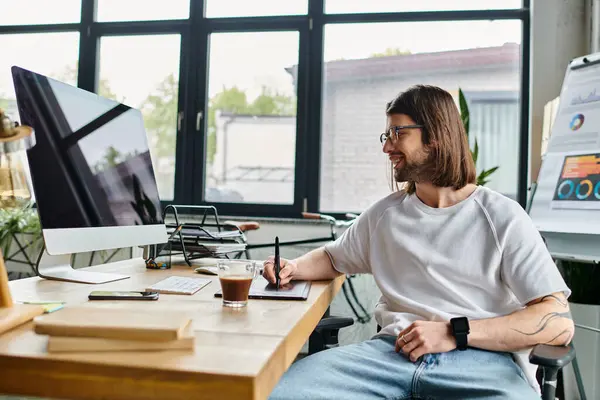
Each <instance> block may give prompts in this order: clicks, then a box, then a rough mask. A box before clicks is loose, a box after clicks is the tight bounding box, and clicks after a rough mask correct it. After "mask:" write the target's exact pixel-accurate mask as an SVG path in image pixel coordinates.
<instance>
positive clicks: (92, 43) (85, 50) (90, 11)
mask: <svg viewBox="0 0 600 400" xmlns="http://www.w3.org/2000/svg"><path fill="white" fill-rule="evenodd" d="M97 3H98V0H82V3H81V24H80V28H79V63H78V71H77V86H79V87H80V88H81V89H85V90H88V91H90V92H96V87H97V82H98V64H99V46H98V36H97V35H96V34H95V32H94V30H93V29H92V27H93V25H94V20H95V19H96V7H97Z"/></svg>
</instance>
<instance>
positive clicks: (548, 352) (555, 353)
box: [529, 344, 575, 368]
mask: <svg viewBox="0 0 600 400" xmlns="http://www.w3.org/2000/svg"><path fill="white" fill-rule="evenodd" d="M573 358H575V349H574V348H573V346H571V345H568V346H550V345H547V344H538V345H537V346H535V347H534V348H533V350H531V353H529V361H530V362H531V363H532V364H536V365H540V366H542V367H553V368H562V367H564V366H565V365H568V364H569V363H570V362H571V361H573Z"/></svg>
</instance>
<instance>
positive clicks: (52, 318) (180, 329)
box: [34, 306, 195, 353]
mask: <svg viewBox="0 0 600 400" xmlns="http://www.w3.org/2000/svg"><path fill="white" fill-rule="evenodd" d="M34 324H35V333H37V334H40V335H48V336H49V338H48V352H52V353H53V352H99V351H127V350H129V351H152V350H182V349H184V350H185V349H193V348H194V344H195V340H194V334H193V330H192V320H191V318H190V317H189V315H187V314H186V313H181V312H169V313H157V312H156V311H152V310H149V311H145V310H139V309H136V310H128V309H123V308H110V307H109V308H94V307H81V306H80V307H65V308H64V309H63V310H60V311H57V312H55V313H52V314H45V315H42V316H39V317H36V318H35V319H34Z"/></svg>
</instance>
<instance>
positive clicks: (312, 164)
mask: <svg viewBox="0 0 600 400" xmlns="http://www.w3.org/2000/svg"><path fill="white" fill-rule="evenodd" d="M323 11H324V0H309V4H308V13H309V17H310V21H311V22H310V25H311V29H310V34H309V66H308V75H309V80H308V100H309V101H308V103H309V107H308V109H307V113H308V134H307V149H306V150H307V151H306V159H307V166H306V167H307V169H306V171H307V175H308V177H307V178H306V203H307V204H306V206H307V207H306V208H307V211H312V212H318V211H319V209H320V204H319V203H320V193H321V135H322V132H321V118H322V115H321V111H322V106H323V96H322V95H321V93H322V89H323V56H324V55H323V39H324V38H323V32H324V14H323ZM309 177H310V178H309Z"/></svg>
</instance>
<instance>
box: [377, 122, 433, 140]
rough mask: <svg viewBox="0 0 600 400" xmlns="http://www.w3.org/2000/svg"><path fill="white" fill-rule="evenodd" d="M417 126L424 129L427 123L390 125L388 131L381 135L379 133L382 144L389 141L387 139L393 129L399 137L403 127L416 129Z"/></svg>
mask: <svg viewBox="0 0 600 400" xmlns="http://www.w3.org/2000/svg"><path fill="white" fill-rule="evenodd" d="M415 128H420V129H423V128H425V125H421V124H413V125H394V126H390V127H389V128H388V131H387V132H383V133H382V134H381V135H379V141H380V142H381V144H385V142H386V141H387V139H388V138H389V137H390V135H391V131H392V129H393V130H394V135H396V138H397V137H398V132H399V131H400V130H402V129H415Z"/></svg>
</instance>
